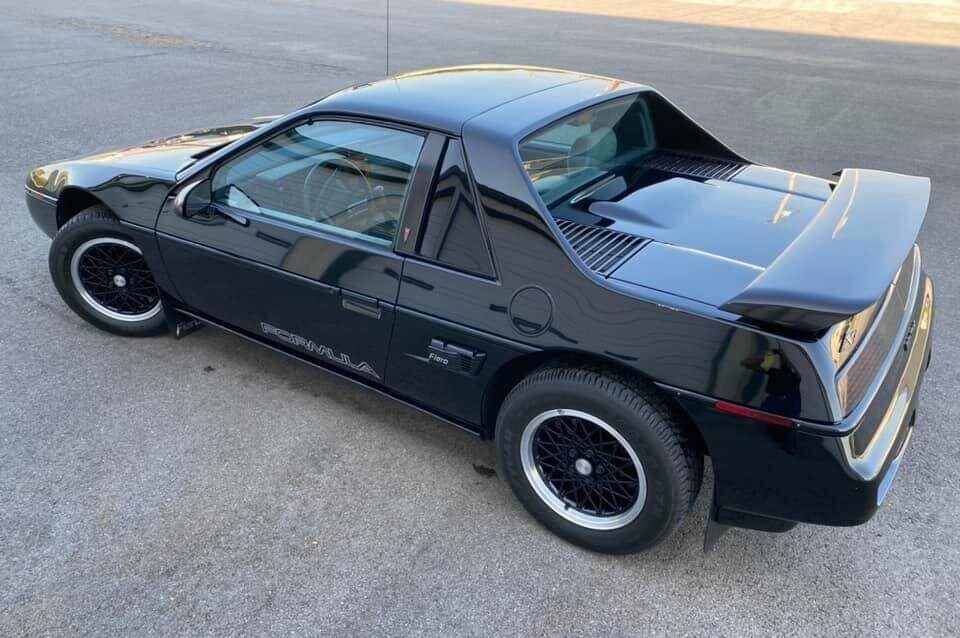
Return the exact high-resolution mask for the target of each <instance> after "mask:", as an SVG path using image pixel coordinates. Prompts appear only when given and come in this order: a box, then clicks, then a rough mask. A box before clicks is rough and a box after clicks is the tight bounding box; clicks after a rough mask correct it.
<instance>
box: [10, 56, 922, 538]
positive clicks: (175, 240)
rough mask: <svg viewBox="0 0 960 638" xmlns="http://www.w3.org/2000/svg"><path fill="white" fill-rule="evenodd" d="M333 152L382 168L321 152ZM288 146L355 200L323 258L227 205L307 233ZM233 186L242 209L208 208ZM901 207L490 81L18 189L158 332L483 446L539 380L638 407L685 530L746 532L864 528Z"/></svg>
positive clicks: (481, 74)
mask: <svg viewBox="0 0 960 638" xmlns="http://www.w3.org/2000/svg"><path fill="white" fill-rule="evenodd" d="M598 107H599V108H600V110H599V111H597V110H596V109H597V108H598ZM615 108H616V109H618V110H616V112H614V109H615ZM591 109H594V110H593V111H591ZM584 113H587V114H588V115H589V116H590V117H586V116H581V115H580V114H584ZM598 114H600V115H598ZM601 116H602V117H601ZM591 117H592V118H593V119H590V118H591ZM578 118H579V119H578ZM604 118H606V121H605V122H600V123H599V124H598V122H599V121H600V120H603V119H604ZM618 118H619V119H618ZM557 122H563V124H562V125H559V124H557ZM337 123H350V126H351V127H352V128H350V129H349V130H350V131H352V132H353V133H351V134H352V135H353V137H354V138H355V139H358V140H360V139H361V138H362V139H364V140H374V141H373V142H370V143H369V145H368V146H369V148H377V149H382V148H387V149H389V157H388V156H379V155H378V154H377V152H371V151H369V150H365V149H366V148H367V147H364V148H359V147H358V148H359V150H353V151H349V152H342V151H340V150H339V149H337V148H335V146H336V145H335V144H330V143H328V141H329V140H330V139H334V137H335V136H336V135H340V131H341V129H342V128H343V127H342V126H341V125H339V124H337ZM361 124H362V125H363V126H364V127H375V128H376V129H377V131H376V132H373V133H370V135H367V133H368V131H367V129H366V128H359V129H358V128H357V126H355V125H361ZM324 127H326V128H324ZM579 127H582V128H579ZM627 128H630V130H629V131H627ZM561 129H562V130H561ZM358 130H359V131H361V133H362V134H361V133H357V132H356V131H358ZM371 130H372V129H371ZM383 131H389V135H388V136H387V137H384V138H383V139H380V138H378V137H377V135H379V134H380V133H382V132H383ZM543 131H546V133H542V132H543ZM314 135H315V136H316V139H323V140H327V141H325V142H324V144H327V146H324V147H323V149H321V150H319V151H318V150H316V149H315V150H314V151H311V152H313V153H317V152H322V153H328V154H329V153H332V154H333V155H331V156H330V159H324V160H323V162H326V163H325V164H324V168H323V169H322V173H323V174H322V175H321V177H322V178H323V179H325V180H328V182H329V180H332V179H340V180H341V181H342V182H344V184H346V183H347V182H351V183H353V182H356V184H355V186H356V187H357V188H359V189H360V193H359V195H360V196H359V197H358V198H356V199H355V200H354V201H351V202H348V203H346V204H342V203H341V204H338V206H341V208H340V209H338V210H339V211H340V212H338V213H337V215H340V216H341V217H343V218H344V219H347V218H352V219H353V218H355V219H357V220H359V221H356V222H354V221H350V220H347V221H346V222H344V224H343V225H342V228H340V229H334V230H336V232H328V231H329V230H330V229H329V228H327V227H326V226H324V224H326V223H327V222H329V223H331V224H333V223H339V222H338V221H337V220H338V219H339V218H334V217H333V216H328V217H324V219H325V220H326V221H325V222H324V223H322V224H321V223H318V224H314V223H313V221H312V220H311V221H310V223H304V222H302V219H301V218H300V217H298V216H297V215H295V214H292V215H288V214H282V213H283V211H280V212H279V213H277V214H258V212H257V210H258V209H259V210H267V208H269V207H264V206H262V205H261V204H262V202H261V204H256V203H255V202H253V200H256V199H258V198H259V199H260V200H263V199H266V200H267V201H268V203H269V202H272V201H276V202H279V203H278V204H275V205H274V206H273V207H272V208H270V210H274V209H277V208H281V207H282V206H284V205H285V204H283V202H294V203H295V204H296V206H299V202H300V201H301V200H300V199H298V198H301V196H302V201H303V207H304V208H305V209H306V208H310V207H316V206H321V207H322V206H325V205H326V204H323V203H322V202H321V203H319V204H318V203H317V202H316V201H314V199H312V198H313V194H312V193H313V191H315V190H317V189H319V192H320V194H321V195H322V197H321V199H322V200H323V202H327V201H329V200H330V199H331V198H332V195H331V194H332V193H334V192H340V191H344V192H349V191H350V190H351V188H353V186H350V185H349V184H347V185H344V184H339V185H338V187H337V188H338V189H339V190H337V191H334V190H333V189H332V187H329V186H328V185H326V184H328V182H324V185H319V186H318V185H317V184H318V182H316V181H315V174H314V172H313V170H311V169H314V170H315V168H314V167H315V166H317V164H312V165H310V167H309V168H307V165H306V164H303V165H302V166H300V165H297V166H294V165H292V164H290V163H291V162H299V161H301V160H300V159H298V158H300V157H301V156H300V155H298V152H299V151H297V150H296V149H298V148H301V147H302V146H303V145H305V144H308V145H309V144H313V143H314V142H313V140H314V138H313V137H311V136H314ZM384 135H386V133H384ZM407 135H410V136H415V137H416V138H417V140H418V141H419V149H413V146H412V145H411V146H410V148H406V147H405V146H404V145H405V144H407V143H408V141H409V139H410V138H407V137H406V136H407ZM564 135H566V136H567V137H566V139H564ZM628 135H629V136H630V139H631V140H634V142H631V143H632V144H633V146H632V147H631V149H632V150H631V151H630V152H631V153H632V154H631V155H630V156H629V159H628V161H624V162H621V164H618V165H617V168H616V169H610V170H607V168H608V165H609V164H610V161H611V158H613V157H621V155H622V156H624V157H626V155H625V151H624V150H623V148H624V146H625V143H624V139H626V137H627V136H628ZM324 136H326V137H324ZM331 136H334V137H331ZM364 136H367V137H364ZM574 136H575V137H576V139H574V140H571V139H570V138H571V137H574ZM611 136H612V137H611ZM388 138H389V139H388ZM394 138H396V139H394ZM377 140H379V141H377ZM636 140H643V141H642V142H637V141H636ZM351 143H354V142H351ZM366 143H367V142H363V141H360V142H356V143H355V144H358V145H360V146H362V145H363V144H366ZM375 144H379V146H375ZM577 144H580V147H582V148H587V149H588V150H587V151H586V152H585V153H582V154H578V153H576V152H575V149H576V148H577ZM411 149H413V150H416V152H413V151H412V150H411ZM571 149H574V150H571ZM378 152H379V151H378ZM387 154H388V153H387V152H386V151H384V155H387ZM287 155H289V156H290V157H289V158H287V159H277V160H276V163H274V161H275V158H278V157H281V156H283V157H286V156H287ZM315 156H316V155H314V156H312V157H315ZM557 157H562V158H563V159H561V160H557V159H556V158H557ZM574 160H576V161H574ZM257 162H260V163H261V164H264V165H269V166H270V168H269V169H265V170H264V171H263V172H261V173H258V178H257V180H256V184H254V183H253V182H252V181H247V182H243V183H244V184H245V185H249V186H244V187H245V188H248V189H253V191H254V192H253V195H256V197H253V196H249V195H248V194H247V193H246V192H245V191H244V192H242V193H241V192H237V191H235V190H232V189H233V185H226V186H224V185H223V184H220V185H218V183H217V180H218V177H217V176H218V175H223V174H227V175H230V174H231V171H232V172H235V173H236V174H238V175H239V174H244V175H247V174H249V171H250V169H249V165H252V164H256V163H257ZM284 162H287V164H284ZM605 162H606V163H605ZM285 166H289V168H282V167H285ZM224 167H227V168H224ZM237 167H246V168H243V169H242V170H241V169H240V168H237ZM277 167H281V168H282V170H281V168H277ZM218 171H219V172H218ZM243 171H247V172H246V173H244V172H243ZM270 171H273V172H272V173H271V172H270ZM359 173H362V175H361V176H365V177H364V180H363V181H360V180H358V179H356V175H357V174H359ZM337 175H339V176H340V177H339V178H338V177H337ZM371 176H373V177H371ZM224 179H226V178H222V179H221V182H223V180H224ZM251 179H252V178H251ZM571 180H572V181H577V180H580V181H579V182H577V183H576V184H573V182H572V181H571ZM373 182H376V184H373ZM580 182H582V183H580ZM238 183H239V182H238ZM298 183H299V184H300V186H297V184H298ZM308 184H309V186H308ZM567 186H570V187H571V188H572V187H574V186H575V189H574V190H573V191H570V192H563V189H564V188H566V187H567ZM238 188H239V187H238ZM298 188H300V190H299V191H298V190H297V189H298ZM301 191H302V192H301ZM308 191H310V192H309V193H308ZM928 197H929V181H928V180H926V179H925V178H915V177H907V176H903V175H896V174H891V173H882V172H877V171H869V170H860V169H847V170H844V171H842V172H841V173H839V178H838V179H837V180H836V181H831V180H826V179H820V178H816V177H811V176H808V175H802V174H798V173H794V172H789V171H784V170H780V169H776V168H771V167H767V166H762V165H758V164H754V163H752V162H750V161H749V160H747V159H745V158H744V157H742V156H741V155H739V154H737V153H735V152H734V151H732V150H731V149H730V148H728V147H727V146H726V145H724V144H723V143H721V142H720V141H718V140H717V139H716V138H714V137H713V136H712V135H711V134H709V133H708V132H707V131H705V130H704V129H703V128H701V127H700V126H698V125H697V124H695V123H694V122H693V121H692V120H691V119H690V118H689V117H687V116H686V115H684V114H683V113H682V112H681V111H680V110H679V109H677V108H676V107H675V106H673V105H672V104H671V103H670V102H669V101H667V100H666V99H665V98H663V97H662V96H661V95H660V94H659V93H657V92H656V91H654V90H652V89H650V88H648V87H644V86H640V85H636V84H632V83H629V82H623V81H619V80H612V79H609V78H602V77H596V76H591V75H584V74H576V73H570V72H562V71H556V70H549V69H533V68H525V67H499V66H484V67H463V68H457V69H440V70H432V71H425V72H420V73H409V74H405V75H402V76H397V77H395V78H390V79H387V80H384V81H380V82H375V83H372V84H365V85H360V86H355V87H352V88H349V89H346V90H344V91H340V92H338V93H334V94H333V95H331V96H328V97H326V98H324V99H322V100H320V101H318V102H316V103H313V104H311V105H309V106H307V107H305V108H302V109H300V110H298V111H296V112H294V113H292V114H290V115H287V116H285V117H282V118H277V119H273V120H263V121H259V122H252V123H250V124H248V125H241V126H237V127H230V128H226V129H210V130H207V131H199V132H196V133H192V134H187V135H185V136H180V137H176V138H170V139H164V140H159V141H157V142H154V143H151V144H148V145H145V146H143V147H139V148H132V149H127V150H124V151H118V152H116V153H110V154H105V155H100V156H96V157H92V158H86V159H79V160H74V161H67V162H60V163H56V164H51V165H48V166H45V167H42V168H38V169H36V170H34V171H33V172H32V173H31V174H30V176H29V178H28V182H27V203H28V207H29V210H30V213H31V215H32V216H33V219H34V220H35V221H36V223H37V224H38V226H39V227H40V228H41V229H43V231H44V232H45V233H46V234H48V235H50V236H51V237H53V236H55V235H56V234H57V233H58V230H59V229H61V228H62V227H63V226H64V225H65V224H67V223H68V221H69V220H70V219H71V218H72V217H73V216H74V215H76V214H77V213H78V212H80V211H82V210H84V209H87V208H88V207H90V206H100V207H102V208H104V209H106V210H107V211H109V213H110V214H112V215H114V216H115V217H116V219H117V221H118V223H119V224H120V227H122V232H123V233H125V234H126V235H127V236H128V237H129V238H130V241H131V242H132V243H134V244H135V245H136V246H137V247H138V249H139V252H142V255H143V258H144V260H145V262H146V263H147V265H148V266H149V270H150V272H151V273H152V276H153V279H154V280H155V282H156V285H157V287H158V288H159V294H160V295H161V297H162V305H163V308H164V309H165V310H166V315H167V320H168V321H170V322H171V323H173V324H181V325H182V324H183V322H185V321H187V320H188V319H190V318H195V319H199V320H202V321H203V322H205V323H211V324H215V325H218V326H220V327H223V328H226V329H228V330H230V331H232V332H235V333H237V334H239V335H242V336H244V337H246V338H249V339H252V340H254V341H257V342H259V343H261V344H264V345H267V346H269V347H271V348H274V349H277V350H281V351H283V352H285V353H287V354H290V355H292V356H294V357H297V358H299V359H302V360H305V361H309V362H311V363H313V364H316V365H318V366H321V367H323V368H325V369H328V370H330V371H334V372H336V373H338V374H341V375H344V376H347V377H349V378H351V379H353V380H355V381H358V382H360V383H363V384H365V385H368V386H370V387H372V388H374V389H376V390H378V391H380V392H383V393H385V394H388V395H390V396H392V397H395V398H397V399H400V400H402V401H404V402H406V403H408V404H411V405H413V406H416V407H418V408H421V409H423V410H426V411H428V412H430V413H432V414H434V415H436V416H438V417H440V418H442V419H445V420H447V421H449V422H451V423H454V424H456V425H458V426H460V427H462V428H464V429H466V430H468V431H470V432H473V433H475V434H477V435H480V436H482V437H486V438H493V437H494V436H495V435H496V431H495V430H496V427H497V419H498V412H499V411H500V407H501V404H502V403H503V401H504V399H505V397H507V395H508V393H509V392H511V390H512V389H513V388H514V387H515V386H517V384H518V383H520V382H521V380H523V379H525V378H526V377H528V375H531V374H532V373H533V372H534V371H536V370H538V369H541V368H543V367H544V366H545V365H563V366H568V367H574V368H576V367H588V368H590V369H596V370H600V371H602V372H603V373H604V374H610V375H614V376H616V378H619V379H630V380H631V381H630V383H637V384H644V386H645V387H648V388H654V389H655V390H654V391H655V392H656V393H657V395H658V396H659V397H661V398H662V400H663V401H664V402H666V403H668V404H669V406H670V407H669V409H670V410H674V409H675V410H676V419H677V421H678V422H682V423H683V424H684V425H682V426H681V428H687V429H688V431H687V432H686V433H685V435H684V436H685V437H686V440H687V445H688V446H689V447H690V448H691V449H693V450H695V452H696V453H697V454H704V453H705V454H708V455H709V456H710V459H711V462H712V466H713V473H714V481H715V485H714V488H715V489H714V496H713V499H714V505H713V509H712V518H713V521H714V522H715V523H720V524H723V525H736V526H741V527H748V528H754V529H761V530H768V531H783V530H786V529H789V528H790V527H792V526H793V525H794V524H795V523H796V522H807V523H816V524H825V525H856V524H859V523H863V522H864V521H866V520H867V519H869V518H870V517H871V516H872V515H873V513H874V512H875V510H876V509H877V507H878V505H879V504H880V502H881V501H882V500H883V498H884V496H885V494H886V491H887V489H888V488H889V484H890V480H891V479H892V477H893V475H894V474H895V472H896V470H897V467H898V465H899V462H900V458H901V456H902V454H903V451H904V449H905V448H906V445H907V441H908V439H909V438H910V433H911V428H912V425H913V422H914V411H915V407H916V402H917V393H918V390H919V386H920V383H921V380H922V376H923V372H924V370H925V367H926V365H927V362H928V360H929V349H930V330H931V326H932V317H933V288H932V284H931V282H930V279H929V278H928V277H927V276H926V275H925V274H924V272H923V270H922V268H921V261H920V252H919V249H918V248H917V247H916V246H915V244H914V242H915V240H916V236H917V233H918V231H919V228H920V224H921V222H922V220H923V217H924V214H925V210H926V205H927V200H928ZM194 198H195V201H194ZM391 202H392V203H391ZM381 204H382V205H381ZM388 204H389V205H388ZM286 205H287V206H288V207H294V208H295V207H296V206H294V205H293V204H286ZM254 206H256V208H254ZM378 206H379V207H380V209H378V210H376V211H374V209H377V207H378ZM393 210H395V212H396V214H395V215H393V214H392V213H389V212H387V213H385V212H384V211H393ZM343 211H348V213H344V212H343ZM352 211H359V212H352ZM372 211H373V212H372ZM391 215H392V216H391ZM371 218H372V219H373V220H374V221H375V222H376V223H373V222H371V221H370V219H371ZM331 220H332V221H331ZM357 228H359V229H360V230H359V231H358V230H357ZM371 238H372V239H371ZM374 240H376V241H374ZM658 400H659V399H658ZM561 407H562V406H561ZM585 467H589V466H585ZM653 487H655V486H654V485H651V486H649V488H650V489H652V488H653ZM648 498H649V497H648Z"/></svg>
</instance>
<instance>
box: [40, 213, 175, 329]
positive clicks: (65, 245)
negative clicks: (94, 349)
mask: <svg viewBox="0 0 960 638" xmlns="http://www.w3.org/2000/svg"><path fill="white" fill-rule="evenodd" d="M94 249H97V250H99V251H101V252H100V253H99V257H103V256H104V253H103V252H102V251H104V250H109V251H113V252H114V254H117V255H119V257H118V261H120V262H123V265H121V266H119V270H118V271H117V274H119V275H120V279H119V281H121V282H122V284H121V286H122V287H123V289H122V292H123V294H124V295H125V297H124V301H123V304H124V305H123V306H120V305H117V306H114V305H113V304H115V303H116V304H120V303H121V302H119V301H113V300H112V299H118V298H119V297H118V296H117V295H112V297H110V298H111V301H98V299H101V298H102V299H107V298H108V296H110V295H111V293H110V291H106V292H104V291H105V288H104V286H103V285H102V284H93V283H87V284H84V280H85V279H90V277H89V275H88V273H89V272H93V271H91V270H89V269H86V268H81V267H80V266H79V264H82V263H84V262H82V261H81V260H90V259H92V260H96V261H94V262H92V263H95V264H98V265H96V266H95V268H99V269H100V270H99V272H110V271H105V270H103V268H102V267H101V266H100V265H99V264H102V263H103V262H102V261H100V260H99V259H98V257H96V256H93V251H94ZM80 251H82V252H80ZM118 251H119V252H118ZM124 251H126V252H124ZM139 252H140V249H139V248H137V247H136V244H135V242H134V240H133V238H131V237H130V236H129V234H128V233H126V232H124V228H123V226H122V225H121V224H120V222H119V221H117V218H116V217H114V216H113V214H112V213H111V212H110V211H109V210H108V209H107V208H106V207H104V206H91V207H90V208H87V209H86V210H84V211H82V212H80V213H78V214H77V215H76V216H74V217H72V218H71V219H70V220H69V221H68V222H67V223H66V224H64V225H63V227H62V228H61V229H60V231H59V232H58V233H57V235H56V237H54V238H53V243H52V244H51V245H50V275H51V276H52V277H53V283H54V285H55V286H56V287H57V292H59V293H60V296H61V297H62V298H63V301H64V302H66V304H67V305H68V306H70V308H71V309H72V310H73V311H74V312H75V313H77V315H79V316H80V317H81V318H82V319H84V320H86V321H87V322H89V323H90V324H92V325H94V326H96V327H97V328H100V329H101V330H106V331H107V332H112V333H114V334H118V335H123V336H128V337H148V336H152V335H156V334H160V333H163V332H165V331H166V330H167V323H166V319H165V317H164V311H163V305H162V303H161V301H160V295H159V291H157V289H156V284H155V283H154V281H153V276H152V275H151V274H150V271H149V269H148V268H147V266H146V262H145V261H144V262H142V263H140V262H138V261H136V254H137V253H139ZM78 253H80V254H78ZM75 256H76V257H77V264H78V266H77V273H78V274H77V275H76V276H75V275H74V257H75ZM131 260H132V261H131ZM141 261H142V258H141ZM80 272H83V273H84V274H79V273H80ZM128 278H129V282H130V285H129V286H128V285H127V280H128ZM134 285H135V286H136V288H134ZM96 286H99V287H96ZM117 290H118V291H120V290H121V287H120V286H118V287H117ZM91 291H93V292H91ZM95 295H96V296H95ZM133 295H136V296H135V297H134V296H133ZM152 295H155V301H154V297H153V296H152ZM129 299H134V300H135V303H134V302H130V301H128V300H129ZM140 307H142V308H143V311H142V312H138V311H137V308H140Z"/></svg>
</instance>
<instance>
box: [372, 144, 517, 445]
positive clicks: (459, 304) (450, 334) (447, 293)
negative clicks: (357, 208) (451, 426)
mask: <svg viewBox="0 0 960 638" xmlns="http://www.w3.org/2000/svg"><path fill="white" fill-rule="evenodd" d="M438 166H439V169H438V170H437V174H436V178H435V180H434V182H433V185H432V188H431V189H430V191H429V194H428V197H427V201H426V205H425V206H424V207H423V208H422V209H419V210H417V211H415V212H414V214H411V215H408V216H407V217H405V218H404V226H405V227H410V228H411V229H412V233H411V234H410V235H408V236H406V238H405V240H404V241H401V242H399V243H398V250H400V251H401V252H402V253H403V254H405V255H407V260H406V262H405V263H404V266H403V278H402V281H401V284H400V294H399V297H398V300H397V307H396V313H397V317H396V325H395V326H394V330H393V339H392V341H391V344H390V350H391V355H390V375H391V376H390V383H391V386H392V389H394V390H395V391H397V392H399V393H401V394H403V395H405V396H406V397H407V398H409V399H412V400H413V401H415V402H418V403H423V404H427V405H430V406H431V407H432V408H433V409H435V410H437V411H438V412H441V413H443V414H444V415H446V416H449V417H452V418H454V419H455V420H456V421H457V422H458V423H461V424H463V425H465V426H467V427H469V428H471V429H476V428H478V427H479V424H480V423H481V419H482V414H481V409H482V403H483V396H484V392H485V391H486V389H487V387H488V384H489V382H490V379H491V377H492V375H493V374H494V373H496V371H497V370H499V369H500V368H501V366H503V365H504V364H505V363H506V362H507V361H510V360H512V359H514V358H515V357H517V356H518V355H521V354H523V353H526V352H529V351H530V350H531V349H530V348H527V347H524V346H523V345H521V344H518V343H515V342H511V341H509V340H507V339H503V338H500V337H497V336H494V335H491V334H489V333H488V332H485V331H484V324H483V322H484V319H485V318H486V317H487V316H488V315H489V314H490V313H491V312H501V311H502V312H506V308H502V309H498V308H497V306H496V304H497V300H498V299H500V298H501V297H502V289H501V285H500V282H499V280H498V278H497V274H496V268H495V267H494V262H493V259H492V255H491V251H490V246H489V242H488V240H487V237H486V233H485V232H484V220H483V215H482V214H481V210H480V207H479V206H478V204H477V198H476V193H475V188H474V187H473V184H472V180H471V179H470V173H469V170H468V166H467V162H466V157H465V155H464V150H463V145H462V143H461V142H460V140H458V139H456V138H450V139H448V140H446V141H445V145H444V149H443V155H442V157H441V159H440V161H439V162H438ZM417 213H419V214H420V215H421V216H420V217H419V218H418V217H417Z"/></svg>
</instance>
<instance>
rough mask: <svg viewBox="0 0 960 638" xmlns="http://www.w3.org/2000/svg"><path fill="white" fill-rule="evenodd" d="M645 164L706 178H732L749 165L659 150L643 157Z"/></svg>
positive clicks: (662, 169) (650, 166) (665, 170)
mask: <svg viewBox="0 0 960 638" xmlns="http://www.w3.org/2000/svg"><path fill="white" fill-rule="evenodd" d="M643 165H644V166H646V167H648V168H655V169H657V170H660V171H664V172H667V173H677V174H679V175H690V176H691V177H704V178H706V179H724V180H728V179H731V178H732V177H733V176H734V175H736V174H737V173H739V172H740V171H742V170H743V169H744V168H746V167H747V165H746V164H744V163H742V162H735V161H731V160H722V159H714V158H712V157H701V156H699V155H688V154H686V153H675V152H671V151H658V152H656V153H652V154H651V155H649V156H648V157H646V158H644V159H643Z"/></svg>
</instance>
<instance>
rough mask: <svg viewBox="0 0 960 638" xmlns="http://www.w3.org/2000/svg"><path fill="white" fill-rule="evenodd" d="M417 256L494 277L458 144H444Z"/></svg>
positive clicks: (461, 149) (460, 147)
mask: <svg viewBox="0 0 960 638" xmlns="http://www.w3.org/2000/svg"><path fill="white" fill-rule="evenodd" d="M417 253H418V254H419V255H421V256H423V257H425V258H427V259H430V260H433V261H438V262H441V263H443V264H446V265H448V266H452V267H453V268H457V269H458V270H465V271H467V272H471V273H476V274H479V275H484V276H487V277H492V276H493V265H492V263H491V262H490V252H489V251H488V250H487V243H486V241H485V240H484V237H483V231H482V230H481V228H480V220H479V219H478V218H477V207H476V203H475V202H474V199H473V193H472V191H471V190H470V180H469V178H468V177H467V166H466V162H465V161H464V158H463V148H462V146H461V144H460V142H459V141H458V140H449V141H448V142H447V149H446V151H445V152H444V155H443V163H442V164H441V165H440V173H439V175H438V176H437V183H436V185H435V186H434V189H433V193H432V195H431V197H430V200H429V204H428V206H427V214H426V221H425V222H424V226H423V234H422V236H421V238H420V247H419V249H418V250H417Z"/></svg>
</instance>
